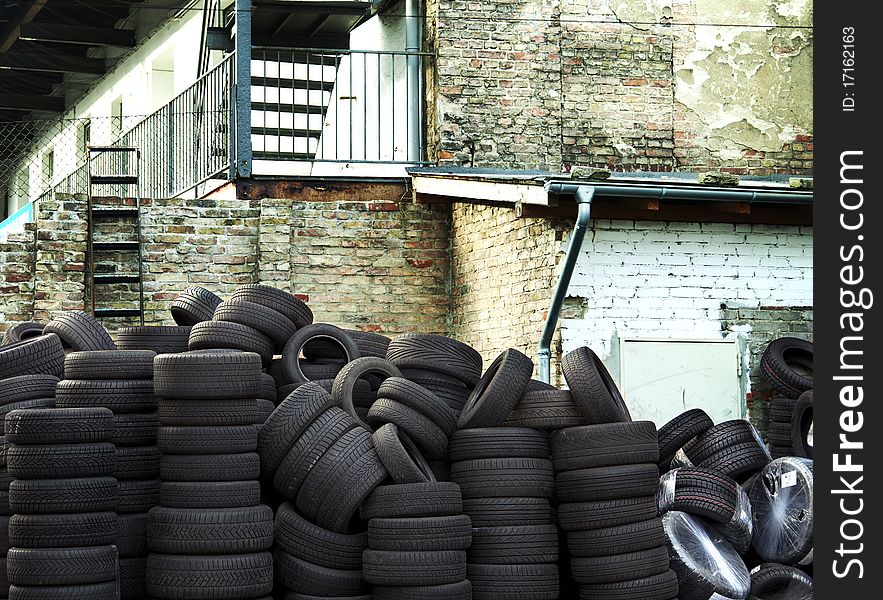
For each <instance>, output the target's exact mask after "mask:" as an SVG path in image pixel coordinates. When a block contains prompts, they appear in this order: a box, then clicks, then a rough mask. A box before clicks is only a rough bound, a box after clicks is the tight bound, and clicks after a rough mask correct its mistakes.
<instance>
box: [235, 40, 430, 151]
mask: <svg viewBox="0 0 883 600" xmlns="http://www.w3.org/2000/svg"><path fill="white" fill-rule="evenodd" d="M432 56H433V55H432V54H430V53H422V52H400V51H381V50H327V49H320V48H266V47H261V48H254V49H253V50H252V61H251V69H252V73H251V86H252V93H251V98H252V111H251V115H252V119H251V140H252V151H253V155H254V158H255V159H256V160H261V159H267V160H288V161H317V162H363V163H411V164H419V163H423V162H424V158H423V131H422V128H421V130H420V131H413V129H412V126H411V125H410V124H409V119H408V115H409V111H420V110H421V106H422V97H423V94H422V90H423V80H422V77H418V78H416V80H415V78H414V77H413V76H412V75H411V70H410V69H409V68H408V66H409V64H411V65H413V62H414V61H416V62H417V63H418V67H419V70H418V72H420V73H422V72H423V67H424V65H425V62H426V61H427V60H429V59H430V57H432ZM418 122H421V121H420V120H418Z"/></svg>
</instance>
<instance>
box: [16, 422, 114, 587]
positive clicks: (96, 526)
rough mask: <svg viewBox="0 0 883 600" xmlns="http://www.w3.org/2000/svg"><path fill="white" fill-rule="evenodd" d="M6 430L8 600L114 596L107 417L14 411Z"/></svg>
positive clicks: (109, 425) (111, 462)
mask: <svg viewBox="0 0 883 600" xmlns="http://www.w3.org/2000/svg"><path fill="white" fill-rule="evenodd" d="M5 426H6V431H7V437H8V439H9V441H10V442H11V444H10V445H9V446H8V447H7V449H6V452H5V459H6V460H7V467H8V469H9V473H10V475H11V476H12V477H13V481H12V483H11V484H10V488H9V506H10V508H11V509H12V512H13V513H14V514H13V516H12V517H11V518H10V519H9V529H8V540H9V545H10V549H9V553H8V555H7V556H6V567H7V571H6V573H7V574H8V581H9V583H10V584H11V587H9V598H11V599H13V600H22V599H26V598H31V597H36V596H39V595H41V594H44V595H45V597H52V598H75V597H82V598H86V597H89V598H95V599H96V600H114V599H115V598H119V596H118V595H114V594H118V592H117V590H118V587H119V576H118V571H119V563H118V554H117V547H116V545H115V544H116V542H117V538H118V535H119V528H118V519H117V516H116V514H115V513H114V512H113V510H114V508H115V507H116V504H117V501H118V499H119V498H118V486H117V481H116V479H115V478H114V477H113V472H114V446H113V444H111V443H110V440H111V439H112V436H113V431H114V424H113V415H112V413H111V412H110V411H109V410H107V409H103V408H83V409H54V408H48V409H41V410H17V411H12V412H10V413H9V414H7V415H6V420H5ZM3 591H4V592H5V590H3Z"/></svg>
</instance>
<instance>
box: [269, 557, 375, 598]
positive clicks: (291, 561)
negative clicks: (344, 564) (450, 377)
mask: <svg viewBox="0 0 883 600" xmlns="http://www.w3.org/2000/svg"><path fill="white" fill-rule="evenodd" d="M274 558H275V565H276V578H277V580H278V581H279V582H280V583H281V584H282V586H283V587H284V588H285V589H286V590H290V591H291V592H295V593H300V594H305V595H308V596H310V595H314V596H319V597H326V598H341V597H344V598H346V597H351V596H361V595H363V594H366V593H367V592H369V591H370V589H371V588H370V586H368V585H367V584H366V583H365V581H364V580H363V579H362V570H361V569H353V570H344V569H330V568H328V567H323V566H321V565H317V564H314V563H311V562H309V561H306V560H303V559H300V558H297V557H296V556H292V555H291V554H288V553H287V552H285V551H284V550H281V549H279V548H277V549H276V551H275V552H274Z"/></svg>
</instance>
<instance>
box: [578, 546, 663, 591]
mask: <svg viewBox="0 0 883 600" xmlns="http://www.w3.org/2000/svg"><path fill="white" fill-rule="evenodd" d="M570 569H571V573H572V575H573V579H574V580H575V581H576V582H577V583H579V584H583V585H585V584H590V585H593V584H599V583H617V582H620V581H629V580H633V579H644V578H645V577H654V576H656V575H662V574H663V573H665V572H667V571H668V548H666V547H665V544H662V545H660V546H656V547H655V548H650V549H648V550H637V551H635V552H628V553H626V554H613V555H605V556H590V557H584V558H573V559H571V562H570Z"/></svg>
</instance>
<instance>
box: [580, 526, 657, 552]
mask: <svg viewBox="0 0 883 600" xmlns="http://www.w3.org/2000/svg"><path fill="white" fill-rule="evenodd" d="M664 545H665V529H664V528H663V527H662V520H661V519H658V518H653V519H647V520H646V521H638V522H637V523H627V524H625V525H615V526H613V527H602V528H600V529H583V530H578V531H569V532H568V533H567V549H568V550H569V551H570V555H571V556H573V557H589V556H606V555H611V554H626V553H629V552H640V551H641V550H650V549H651V548H656V547H659V546H664Z"/></svg>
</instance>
